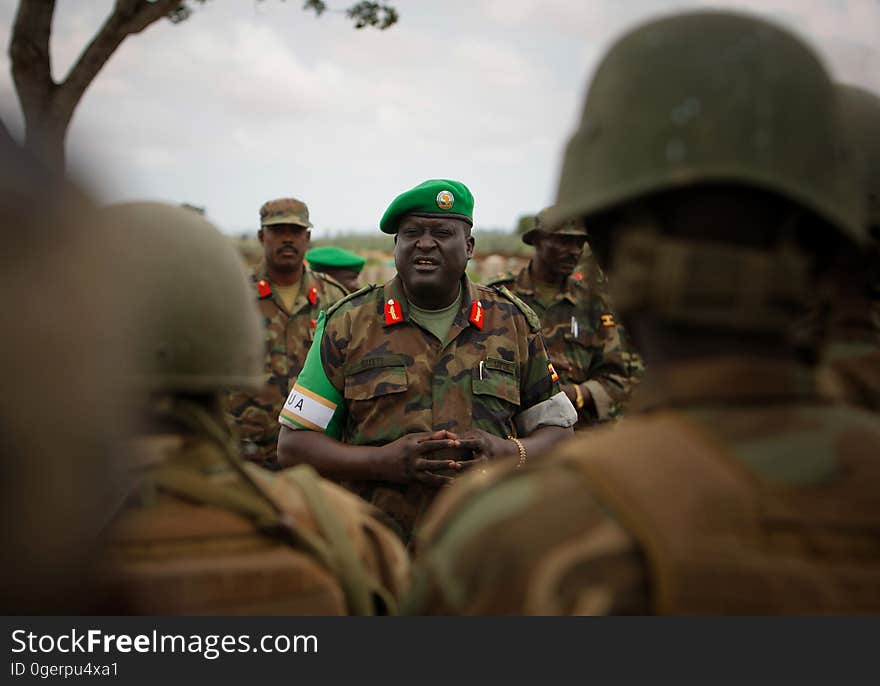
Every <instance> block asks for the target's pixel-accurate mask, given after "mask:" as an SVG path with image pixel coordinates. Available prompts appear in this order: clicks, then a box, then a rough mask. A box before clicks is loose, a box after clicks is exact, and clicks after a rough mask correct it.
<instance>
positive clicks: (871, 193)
mask: <svg viewBox="0 0 880 686" xmlns="http://www.w3.org/2000/svg"><path fill="white" fill-rule="evenodd" d="M838 89H839V91H840V97H841V98H842V104H843V111H844V115H845V119H844V124H845V127H846V131H845V134H846V138H847V141H849V146H848V147H849V150H850V154H851V155H852V156H853V157H854V160H855V162H856V164H857V166H858V169H859V172H860V182H859V185H860V187H861V188H862V189H863V191H864V193H865V196H866V199H867V204H868V207H867V210H868V212H867V228H868V233H869V238H870V242H869V244H868V248H867V250H866V251H865V252H864V253H861V254H855V255H852V257H851V259H849V260H847V261H840V262H839V263H838V264H837V265H836V272H835V278H834V290H835V292H834V295H833V297H832V299H831V305H830V311H829V312H828V313H827V316H828V319H829V321H828V323H827V333H826V334H825V337H826V339H827V344H826V345H825V348H824V351H823V355H822V366H821V369H820V373H819V384H820V389H821V390H822V391H823V392H824V393H825V395H827V396H829V397H831V398H833V399H835V400H838V401H841V402H848V403H851V404H854V405H859V406H861V407H865V408H867V409H869V410H872V411H874V412H880V98H878V96H877V95H876V94H874V93H869V92H868V91H865V90H862V89H861V88H856V87H855V86H844V85H840V86H838Z"/></svg>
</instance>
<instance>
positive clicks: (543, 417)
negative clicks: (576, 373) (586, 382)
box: [513, 391, 578, 436]
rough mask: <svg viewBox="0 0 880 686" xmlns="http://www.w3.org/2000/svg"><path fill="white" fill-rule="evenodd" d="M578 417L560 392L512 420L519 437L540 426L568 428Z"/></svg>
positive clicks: (569, 401) (565, 396)
mask: <svg viewBox="0 0 880 686" xmlns="http://www.w3.org/2000/svg"><path fill="white" fill-rule="evenodd" d="M577 420H578V415H577V411H576V410H575V409H574V405H572V404H571V400H569V399H568V396H567V395H565V393H563V392H562V391H559V393H557V394H556V395H554V396H553V397H552V398H548V399H547V400H544V401H543V402H540V403H538V404H537V405H532V407H530V408H528V409H527V410H524V411H523V412H520V413H519V414H518V415H516V417H514V418H513V422H514V424H515V425H516V432H517V434H518V435H519V436H528V435H529V434H530V433H532V432H533V431H535V430H536V429H540V428H541V427H542V426H561V427H563V428H568V427H569V426H574V425H575V424H576V423H577Z"/></svg>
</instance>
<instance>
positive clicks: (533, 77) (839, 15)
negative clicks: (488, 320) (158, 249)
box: [0, 0, 880, 235]
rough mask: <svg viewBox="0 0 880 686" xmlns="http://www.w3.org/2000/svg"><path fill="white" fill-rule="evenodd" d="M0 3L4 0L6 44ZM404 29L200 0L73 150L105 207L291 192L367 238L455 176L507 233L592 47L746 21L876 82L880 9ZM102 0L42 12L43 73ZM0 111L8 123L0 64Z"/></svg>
mask: <svg viewBox="0 0 880 686" xmlns="http://www.w3.org/2000/svg"><path fill="white" fill-rule="evenodd" d="M16 4H17V3H16V2H15V1H14V0H0V42H2V43H3V44H7V43H8V31H9V26H10V25H11V22H12V17H13V16H14V9H15V6H16ZM396 4H397V6H398V8H399V10H400V15H401V18H400V23H399V24H398V25H397V26H395V27H394V28H392V29H390V30H389V31H387V32H377V31H371V30H363V31H355V30H353V29H352V28H351V27H350V24H349V23H348V22H347V20H346V19H345V18H344V17H343V16H341V15H338V14H329V13H328V14H326V15H325V16H323V17H322V18H320V19H316V18H314V17H313V16H311V15H309V14H307V13H304V12H302V11H301V9H300V5H299V4H298V3H294V2H280V1H279V0H265V2H260V3H250V2H242V1H241V0H235V1H233V2H230V1H227V2H220V1H219V0H214V1H213V2H208V3H205V4H204V5H199V7H198V8H197V10H196V13H195V15H194V16H193V17H192V18H191V19H189V20H188V21H187V22H185V23H183V24H181V25H178V26H173V25H171V24H170V23H169V22H166V21H162V22H159V23H157V24H155V25H154V26H152V27H150V28H149V29H148V30H146V31H145V32H143V33H142V34H140V35H137V36H134V37H132V38H130V39H128V40H126V41H125V43H123V45H122V46H121V48H120V49H119V50H118V51H117V53H116V54H115V55H114V56H113V58H112V59H111V61H110V62H109V63H108V64H107V66H106V67H105V69H104V70H103V71H102V72H101V74H100V75H99V76H98V78H97V80H96V81H95V84H94V85H93V87H92V88H90V89H89V91H88V92H87V93H86V95H85V97H84V98H83V101H82V103H81V105H80V107H79V109H78V111H77V113H76V116H75V119H74V122H73V125H72V127H71V129H70V133H69V143H70V146H69V147H70V151H71V155H72V156H73V157H77V158H80V159H84V160H89V161H91V166H92V167H93V168H97V169H100V170H101V171H102V173H101V177H102V178H101V179H100V180H101V181H102V188H101V195H102V198H103V199H105V200H116V199H121V198H126V199H131V198H137V197H150V198H164V199H167V200H169V201H172V202H183V201H187V202H193V203H194V204H197V205H204V206H206V207H207V209H208V214H209V215H210V216H211V217H212V218H214V219H215V220H216V221H217V222H218V223H219V224H220V225H221V226H223V227H224V228H226V229H227V230H230V231H232V230H241V229H248V230H250V229H252V228H253V227H254V226H255V220H256V212H257V208H258V207H259V206H260V204H261V203H262V202H263V201H264V200H266V199H267V198H270V197H276V196H280V195H287V194H293V195H297V196H299V197H302V198H303V199H305V200H306V201H307V202H308V203H309V205H310V208H311V210H312V214H313V216H314V217H315V218H316V224H317V227H318V228H317V229H316V235H319V233H320V231H322V230H324V227H328V228H342V227H360V228H363V229H365V230H368V229H374V228H375V224H376V222H377V220H378V217H379V216H381V213H382V211H383V210H384V208H385V205H386V204H387V203H388V201H390V199H391V198H392V197H393V196H394V195H395V194H397V193H398V192H400V191H401V190H403V189H404V188H406V187H408V186H411V185H414V184H415V183H418V182H419V181H421V180H423V179H425V178H429V177H437V176H452V177H459V178H461V179H462V180H464V181H465V182H466V183H468V184H469V185H471V187H472V189H473V191H474V193H475V196H476V199H477V206H476V215H477V220H478V223H482V224H486V225H511V224H512V222H513V221H514V220H515V218H516V216H517V215H518V214H520V213H522V212H524V211H530V210H534V209H537V208H540V207H542V206H544V205H546V204H548V203H549V202H550V201H551V200H552V196H553V193H554V186H555V183H556V177H557V173H558V165H559V159H560V156H561V151H562V148H563V146H564V143H565V140H566V138H567V136H568V135H569V134H570V132H571V130H572V128H573V127H574V125H575V123H576V120H577V118H578V116H579V113H580V108H581V103H582V99H583V95H584V92H585V86H586V79H587V76H588V74H589V73H591V71H592V70H593V69H594V68H595V66H596V64H597V62H598V60H599V58H600V56H601V53H602V51H603V50H604V49H605V48H606V47H607V46H608V44H609V43H610V42H611V41H612V40H614V39H615V38H616V37H617V36H618V35H619V34H620V33H621V32H622V31H623V30H625V29H627V28H629V27H630V26H632V25H633V24H634V23H635V22H637V21H642V20H645V19H646V18H649V17H653V16H656V15H657V14H660V13H668V12H669V11H672V10H674V9H676V8H680V7H685V6H687V7H694V6H709V5H711V6H723V7H739V8H745V9H747V10H749V11H755V12H761V13H762V14H765V15H768V16H772V17H774V18H776V20H778V21H781V22H783V23H786V25H789V26H792V27H793V28H795V29H796V30H797V31H798V32H800V33H801V34H802V35H804V36H805V37H807V38H808V40H810V41H811V42H813V43H814V44H815V45H816V46H817V47H818V48H819V49H820V50H821V51H822V53H823V55H824V56H825V58H826V61H827V62H828V64H829V65H830V66H831V68H832V70H833V73H834V74H835V75H836V76H837V77H838V78H841V79H844V80H847V81H851V82H855V83H858V84H861V85H865V86H868V87H873V88H874V89H875V90H880V83H878V79H880V52H878V47H877V45H876V36H877V35H880V3H876V2H870V1H868V0H862V1H857V0H849V1H842V0H838V1H834V0H828V1H819V0H814V1H811V2H807V0H762V1H760V2H759V1H758V0H741V1H740V2H734V1H728V2H720V0H705V1H704V2H698V1H697V0H627V1H626V2H623V1H621V0H590V1H589V2H584V1H583V0H544V1H543V2H540V3H539V2H534V0H479V2H473V1H472V0H470V1H469V0H446V1H445V2H443V3H425V2H416V1H415V0H399V2H397V3H396ZM111 5H112V0H94V1H91V2H88V3H83V2H81V3H58V10H57V17H56V21H55V25H54V26H55V35H54V36H53V51H54V53H55V54H54V59H53V62H54V64H55V66H56V69H57V71H59V72H63V71H66V69H67V68H69V66H70V64H71V63H72V61H73V60H74V59H75V57H76V56H77V55H78V53H79V51H80V50H81V49H82V47H83V46H84V45H85V44H86V43H87V42H88V40H89V39H90V38H91V35H92V33H93V31H94V30H95V29H96V28H97V27H98V26H99V25H100V23H101V22H102V21H103V19H104V17H105V16H106V14H107V12H108V10H109V8H110V6H111ZM0 97H2V99H3V101H2V103H0V116H3V118H4V120H5V121H7V122H8V123H9V124H10V128H12V129H13V130H15V128H16V126H17V121H18V119H19V117H18V115H17V113H16V110H17V104H16V101H15V98H14V91H13V89H12V85H11V80H10V77H9V71H8V61H7V60H6V57H5V55H2V56H0Z"/></svg>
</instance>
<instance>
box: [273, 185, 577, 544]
mask: <svg viewBox="0 0 880 686" xmlns="http://www.w3.org/2000/svg"><path fill="white" fill-rule="evenodd" d="M473 206H474V200H473V196H472V195H471V192H470V190H469V189H468V188H467V187H466V186H465V185H464V184H462V183H460V182H458V181H452V180H448V179H431V180H428V181H425V182H423V183H421V184H419V185H418V186H416V187H415V188H412V189H410V190H408V191H405V192H403V193H401V194H400V195H398V196H397V197H396V198H395V199H394V200H393V201H392V202H391V204H390V205H389V206H388V209H387V210H386V211H385V214H384V215H383V217H382V220H381V222H380V229H381V230H382V231H383V232H385V233H387V234H393V235H394V258H395V265H396V267H397V274H396V276H395V277H394V278H392V279H391V280H390V281H388V282H387V283H385V284H383V285H381V286H369V287H367V288H363V289H361V290H360V291H358V292H356V293H353V294H352V295H350V296H349V297H348V298H346V299H345V300H342V301H341V302H340V303H339V304H338V305H337V306H335V307H332V308H330V310H328V312H327V314H326V318H324V317H323V315H322V319H321V324H319V335H318V337H317V341H318V342H316V344H315V345H314V346H313V347H312V349H311V350H310V351H309V357H308V360H307V361H306V366H305V368H304V369H303V372H302V374H301V375H300V377H299V379H298V381H297V384H296V385H295V386H294V388H293V390H292V391H291V394H290V397H289V398H288V399H287V402H286V403H285V405H284V409H283V410H282V412H281V423H282V424H284V426H283V427H282V429H281V435H280V438H279V443H278V454H279V459H280V460H281V462H282V464H284V465H294V464H298V463H301V462H306V463H308V464H311V465H313V466H314V467H315V468H316V469H318V470H319V471H320V472H321V473H322V474H324V475H325V476H327V477H329V478H333V479H340V480H345V481H347V482H351V483H353V484H354V486H355V487H356V488H357V489H358V490H359V491H360V492H361V493H363V495H364V497H366V498H368V499H370V500H371V502H373V503H374V504H375V505H376V506H377V507H379V508H380V509H382V510H383V511H384V512H386V513H387V514H388V515H389V516H390V517H392V518H393V519H394V520H395V521H396V522H397V524H398V525H399V527H400V532H401V534H402V536H403V537H404V539H406V540H409V537H410V534H411V533H412V530H413V528H414V527H415V526H416V525H417V523H418V522H419V520H420V518H421V516H422V514H423V513H424V511H425V510H426V508H427V507H428V505H429V504H430V502H431V501H432V500H433V498H434V497H435V496H436V495H437V493H438V491H439V489H440V488H441V487H442V486H444V485H446V484H448V483H450V482H451V481H452V480H453V479H454V478H455V477H456V475H457V474H458V473H460V471H461V470H468V469H473V467H474V466H475V465H479V466H483V465H485V464H486V462H487V461H489V460H500V459H504V458H511V459H513V461H514V462H517V463H518V464H520V465H522V464H524V463H525V462H526V460H527V459H528V458H529V456H531V457H535V456H536V455H539V454H541V453H542V452H544V451H546V450H547V449H548V448H549V447H550V446H552V445H553V444H554V443H555V442H557V441H559V440H561V439H562V438H565V437H566V436H567V435H568V434H569V433H570V429H569V427H571V426H572V425H573V424H574V423H575V421H576V416H575V412H574V408H573V407H572V406H571V403H570V402H569V401H568V399H567V398H566V396H565V394H564V393H562V392H561V391H560V389H559V384H558V382H557V378H556V373H555V371H554V370H553V366H552V365H551V364H550V363H549V359H548V357H547V352H546V350H545V348H544V343H543V341H542V340H541V334H540V322H539V321H538V319H537V317H536V316H535V314H534V312H532V311H531V310H530V309H529V308H528V306H527V305H525V304H524V303H523V302H522V301H520V300H519V299H518V298H517V297H516V296H514V295H513V294H511V293H510V292H509V291H508V290H507V289H505V288H503V287H494V288H490V287H487V286H480V285H477V284H474V283H473V282H471V281H470V279H468V278H467V276H466V274H465V269H466V267H467V263H468V260H469V259H470V258H471V256H472V255H473V250H474V239H473V237H472V236H471V226H472V223H473Z"/></svg>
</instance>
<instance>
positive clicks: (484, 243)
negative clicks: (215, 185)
mask: <svg viewBox="0 0 880 686" xmlns="http://www.w3.org/2000/svg"><path fill="white" fill-rule="evenodd" d="M231 240H232V241H233V243H234V245H235V246H236V248H237V249H238V250H239V252H240V253H241V254H242V256H243V257H244V259H245V261H246V262H247V263H248V264H249V265H252V266H253V265H255V264H256V263H257V262H259V260H260V257H261V255H262V251H261V248H260V243H259V241H258V240H257V237H256V236H236V237H233V238H232V239H231ZM474 241H475V243H476V246H475V250H474V259H473V260H471V264H470V266H469V267H468V275H469V276H470V277H471V279H473V280H474V281H477V282H484V281H486V280H488V279H490V278H493V277H494V276H496V275H497V274H499V273H501V272H507V271H514V270H517V269H519V268H520V267H521V266H522V265H523V264H525V262H526V261H527V260H528V259H529V257H530V256H531V252H532V249H531V248H530V247H529V246H527V245H525V244H524V243H523V242H522V241H521V240H520V238H519V236H518V235H516V234H513V233H510V232H507V231H492V230H485V229H483V230H481V229H474ZM320 245H337V246H339V247H340V248H345V249H346V250H351V251H352V252H356V253H358V254H359V255H362V256H363V257H365V258H366V259H367V263H366V265H364V271H363V273H362V276H361V282H362V283H365V284H366V283H382V282H384V281H387V280H388V279H389V278H391V276H392V275H393V274H394V257H393V254H392V250H393V246H394V242H393V239H392V237H391V236H386V235H384V234H363V233H350V234H339V235H337V236H333V237H332V238H324V239H318V240H313V241H312V247H318V246H320Z"/></svg>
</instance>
